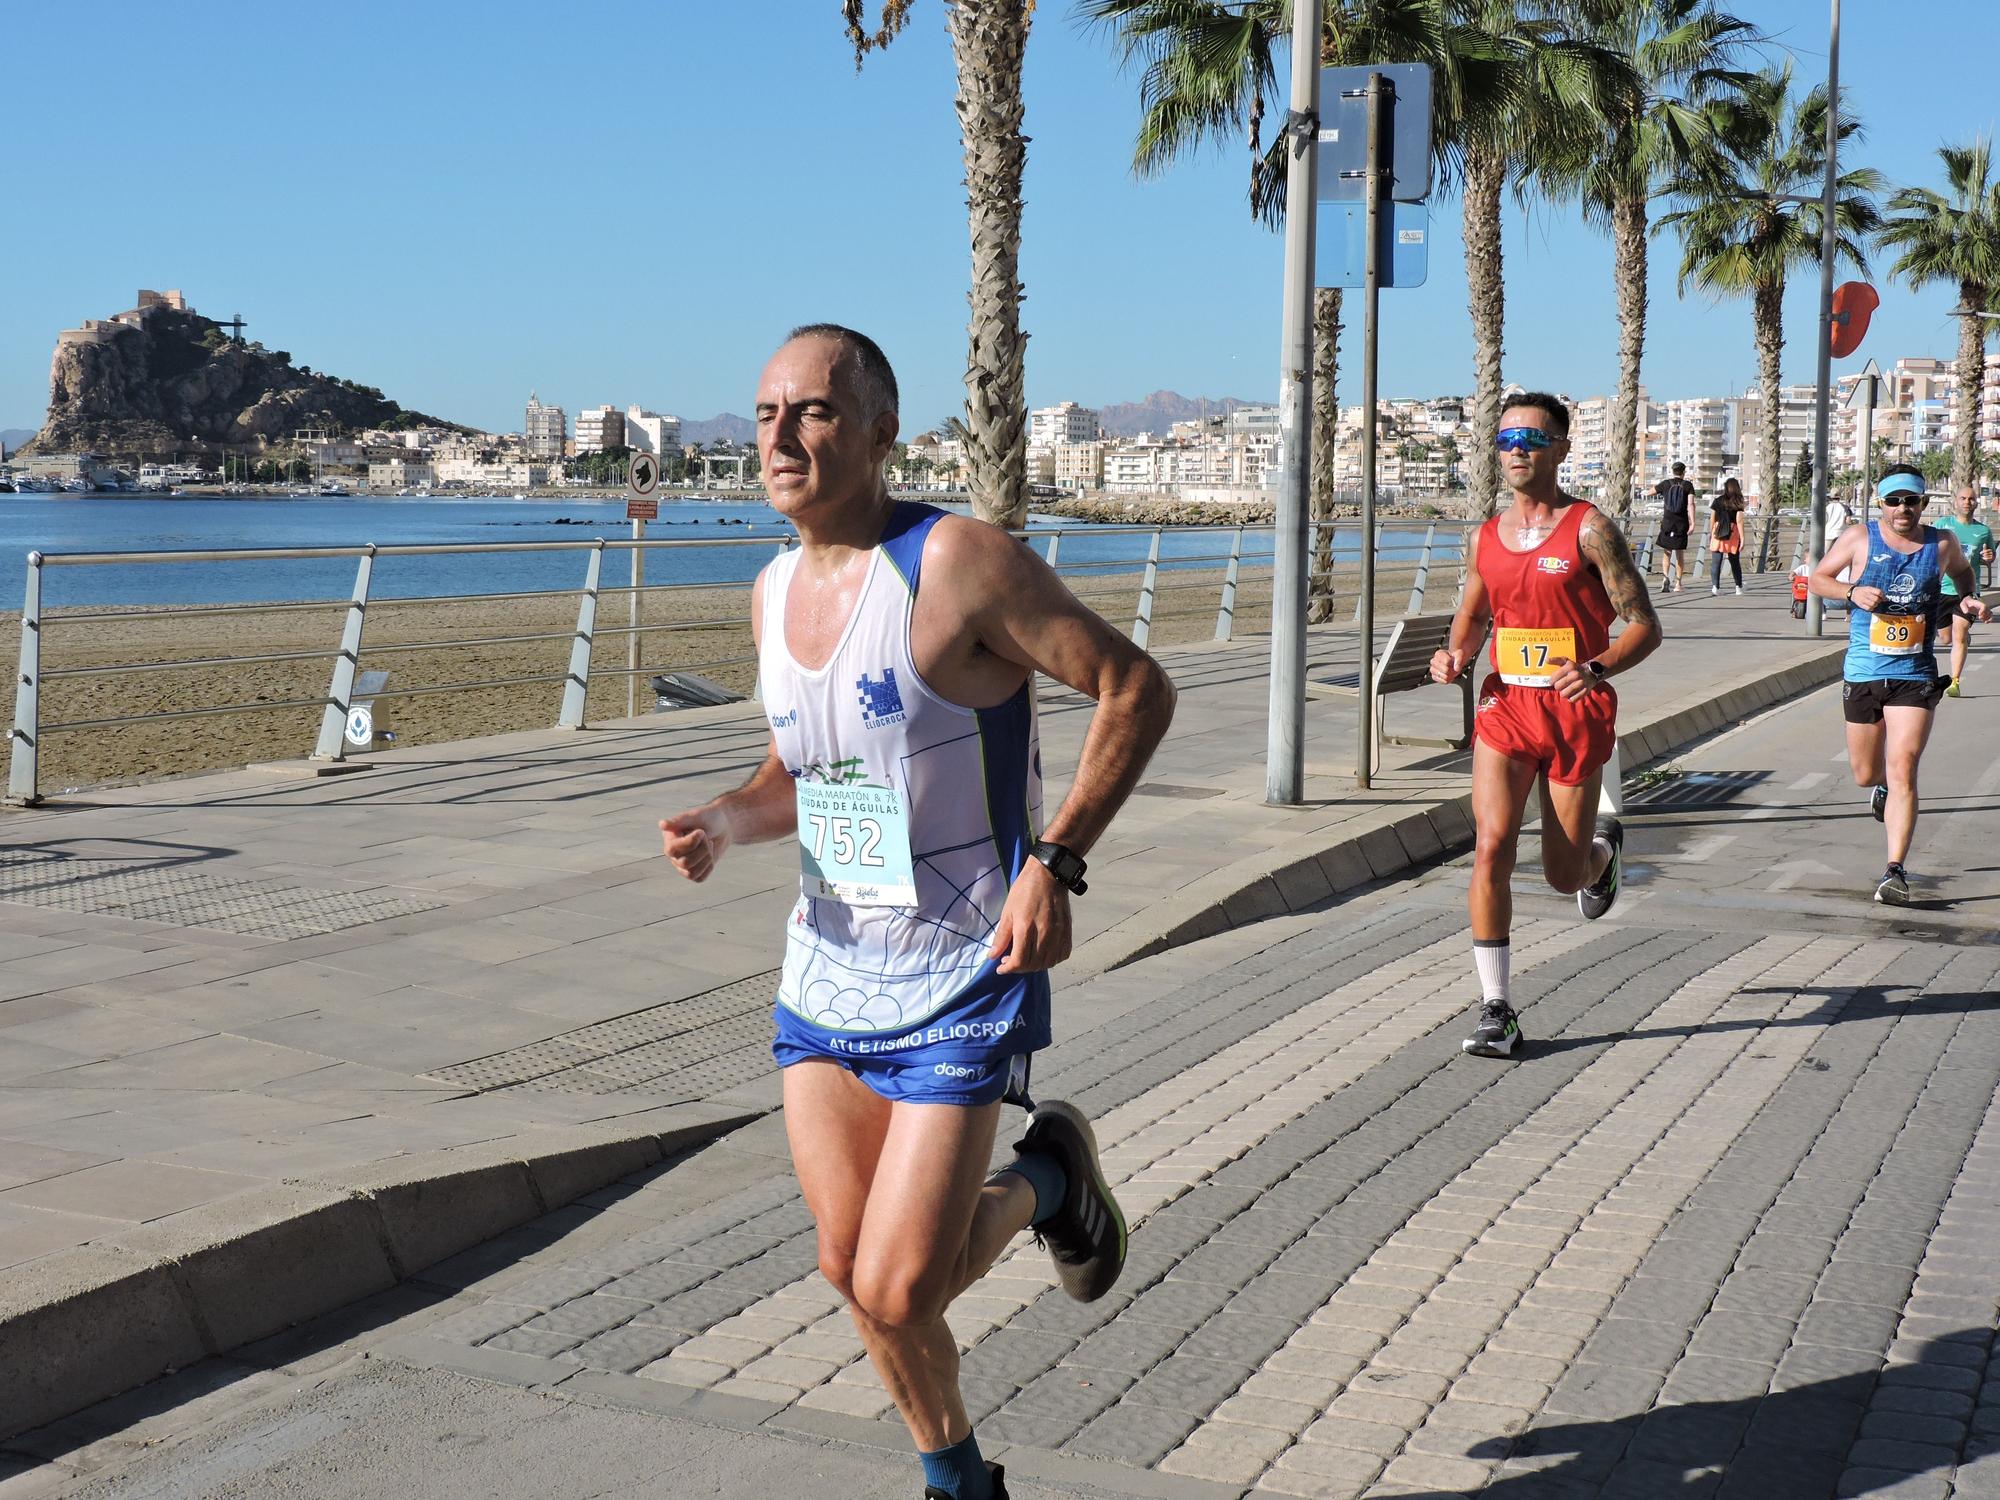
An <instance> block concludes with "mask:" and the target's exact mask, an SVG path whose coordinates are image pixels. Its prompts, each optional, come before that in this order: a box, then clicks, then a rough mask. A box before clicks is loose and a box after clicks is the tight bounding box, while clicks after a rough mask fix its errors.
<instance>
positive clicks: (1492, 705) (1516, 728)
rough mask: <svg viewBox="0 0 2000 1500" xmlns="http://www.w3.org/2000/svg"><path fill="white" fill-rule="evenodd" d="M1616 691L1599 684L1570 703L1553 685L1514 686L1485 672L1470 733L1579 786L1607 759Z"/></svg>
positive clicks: (1555, 778) (1615, 735)
mask: <svg viewBox="0 0 2000 1500" xmlns="http://www.w3.org/2000/svg"><path fill="white" fill-rule="evenodd" d="M1617 725H1618V695H1617V694H1616V693H1615V692H1613V691H1612V690H1611V689H1610V688H1609V687H1600V688H1598V689H1596V690H1595V691H1593V692H1590V693H1587V694H1585V695H1584V696H1583V697H1582V698H1580V699H1578V700H1577V701H1576V702H1574V703H1572V702H1571V701H1570V700H1569V699H1567V698H1565V697H1563V696H1562V694H1560V693H1558V692H1557V691H1556V690H1555V689H1554V688H1539V687H1513V686H1510V685H1509V684H1507V683H1504V682H1502V681H1501V680H1500V674H1499V673H1497V672H1494V673H1491V674H1489V675H1488V677H1487V679H1486V681H1485V682H1484V683H1482V684H1481V685H1480V688H1479V706H1478V711H1477V712H1476V713H1474V714H1473V716H1472V733H1473V736H1474V737H1475V738H1477V739H1478V740H1480V741H1481V742H1482V743H1484V744H1486V745H1489V746H1491V747H1492V748H1493V749H1495V750H1498V751H1499V752H1500V753H1501V754H1502V755H1504V756H1506V757H1507V758H1508V759H1509V760H1519V761H1530V762H1532V763H1533V764H1534V765H1535V766H1537V767H1538V768H1539V769H1540V770H1541V771H1543V772H1544V773H1546V774H1547V776H1548V778H1549V780H1550V781H1553V782H1555V783H1556V784H1557V785H1559V786H1580V785H1582V784H1583V783H1584V782H1586V781H1588V780H1589V779H1590V777H1591V775H1592V773H1593V772H1596V771H1598V770H1601V769H1602V768H1603V766H1604V763H1605V762H1606V761H1608V760H1610V759H1611V747H1612V746H1613V745H1615V744H1616V743H1617V742H1618V727H1617Z"/></svg>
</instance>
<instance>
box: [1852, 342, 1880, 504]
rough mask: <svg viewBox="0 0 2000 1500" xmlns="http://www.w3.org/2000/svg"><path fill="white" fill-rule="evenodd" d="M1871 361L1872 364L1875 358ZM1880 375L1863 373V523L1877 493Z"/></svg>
mask: <svg viewBox="0 0 2000 1500" xmlns="http://www.w3.org/2000/svg"><path fill="white" fill-rule="evenodd" d="M1869 363H1870V364H1871V365H1872V364H1873V363H1874V361H1873V360H1870V361H1869ZM1878 378H1879V377H1877V376H1874V375H1863V376H1862V377H1861V380H1862V383H1863V384H1864V385H1866V386H1867V387H1868V394H1867V395H1866V396H1864V397H1863V398H1862V407H1861V504H1860V505H1859V506H1857V507H1856V509H1857V510H1859V511H1860V513H1861V524H1862V525H1863V526H1866V525H1867V524H1868V504H1869V501H1870V500H1872V499H1873V498H1874V495H1875V385H1876V381H1877V379H1878Z"/></svg>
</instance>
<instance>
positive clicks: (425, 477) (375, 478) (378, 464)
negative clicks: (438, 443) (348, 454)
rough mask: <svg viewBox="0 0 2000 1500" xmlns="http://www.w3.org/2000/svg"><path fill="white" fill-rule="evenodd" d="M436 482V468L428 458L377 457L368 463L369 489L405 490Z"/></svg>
mask: <svg viewBox="0 0 2000 1500" xmlns="http://www.w3.org/2000/svg"><path fill="white" fill-rule="evenodd" d="M436 483H437V468H436V466H435V465H434V464H432V463H431V462H430V460H428V459H424V458H417V457H415V456H412V457H409V458H378V459H373V460H371V461H370V462H369V465H368V488H369V489H371V490H407V489H413V488H415V487H417V486H419V485H434V484H436Z"/></svg>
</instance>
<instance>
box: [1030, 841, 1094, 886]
mask: <svg viewBox="0 0 2000 1500" xmlns="http://www.w3.org/2000/svg"><path fill="white" fill-rule="evenodd" d="M1028 853H1029V854H1030V855H1032V856H1033V857H1034V858H1035V859H1037V860H1040V861H1041V863H1042V864H1043V865H1044V866H1045V867H1046V868H1047V869H1048V872H1049V873H1050V874H1051V875H1053V876H1055V878H1056V879H1057V880H1058V881H1059V882H1060V883H1061V884H1063V885H1066V886H1068V887H1069V889H1070V892H1071V893H1072V894H1073V895H1078V896H1081V895H1082V894H1083V893H1084V892H1085V891H1087V890H1089V889H1090V887H1089V886H1087V885H1085V884H1084V880H1083V872H1084V871H1085V870H1086V869H1088V868H1089V866H1088V865H1086V864H1084V862H1083V856H1082V855H1081V854H1078V853H1077V852H1076V851H1075V850H1073V849H1069V848H1065V847H1064V846H1063V845H1061V844H1046V843H1043V842H1041V841H1040V840H1039V839H1038V840H1036V841H1035V843H1034V844H1033V845H1032V846H1031V847H1030V848H1029V850H1028Z"/></svg>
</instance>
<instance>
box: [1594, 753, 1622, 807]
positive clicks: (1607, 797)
mask: <svg viewBox="0 0 2000 1500" xmlns="http://www.w3.org/2000/svg"><path fill="white" fill-rule="evenodd" d="M1603 775H1604V780H1603V782H1602V783H1601V784H1600V785H1599V787H1598V792H1597V811H1598V813H1599V814H1600V815H1601V816H1603V817H1607V818H1622V817H1623V816H1624V815H1625V758H1624V757H1623V756H1622V755H1620V754H1619V753H1618V738H1617V736H1616V735H1614V736H1612V739H1611V759H1609V760H1607V761H1606V762H1605V763H1604V772H1603Z"/></svg>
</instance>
